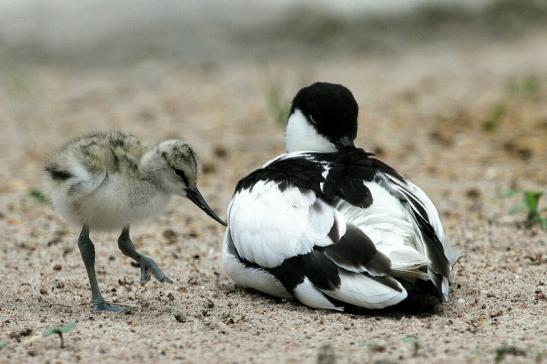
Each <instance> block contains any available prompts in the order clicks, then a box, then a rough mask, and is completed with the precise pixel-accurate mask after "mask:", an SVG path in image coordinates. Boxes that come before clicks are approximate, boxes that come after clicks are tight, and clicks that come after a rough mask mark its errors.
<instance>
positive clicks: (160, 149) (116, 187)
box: [45, 132, 224, 312]
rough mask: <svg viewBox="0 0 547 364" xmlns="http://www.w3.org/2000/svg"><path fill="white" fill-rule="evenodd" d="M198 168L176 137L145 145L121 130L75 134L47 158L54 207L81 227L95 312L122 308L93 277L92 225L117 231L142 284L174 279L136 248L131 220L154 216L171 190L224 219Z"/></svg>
mask: <svg viewBox="0 0 547 364" xmlns="http://www.w3.org/2000/svg"><path fill="white" fill-rule="evenodd" d="M197 167H198V164H197V159H196V155H195V153H194V151H193V150H192V148H191V147H190V146H189V145H188V144H186V143H183V142H182V141H180V140H168V141H164V142H162V143H160V144H158V145H156V146H152V147H148V146H146V145H145V144H144V143H143V142H142V141H141V140H140V139H139V138H137V137H135V136H133V135H129V134H124V133H121V132H114V133H96V134H90V135H86V136H83V137H80V138H76V139H74V140H72V141H70V142H69V143H67V144H66V145H65V146H64V147H63V148H62V149H61V150H60V151H59V152H58V153H57V154H55V155H54V156H52V158H51V159H50V161H49V162H48V163H47V165H46V167H45V170H46V172H47V174H48V177H49V180H50V182H51V191H50V195H51V199H52V203H53V206H54V207H55V209H56V210H57V211H58V212H59V213H60V214H61V215H62V216H63V217H64V218H65V219H66V220H68V221H70V222H72V223H73V224H77V225H78V226H81V227H82V231H81V233H80V236H79V238H78V247H79V249H80V253H81V255H82V259H83V261H84V264H85V267H86V271H87V274H88V278H89V282H90V285H91V293H92V300H93V310H94V311H95V312H101V311H114V312H120V311H126V308H125V307H120V306H116V305H112V304H109V303H107V302H106V301H105V300H104V298H103V297H102V294H101V291H100V289H99V286H98V283H97V279H96V276H95V248H94V245H93V243H92V242H91V240H90V239H89V232H90V230H114V229H118V230H121V235H120V236H119V238H118V246H119V248H120V250H121V251H122V253H123V254H125V255H127V256H128V257H130V258H132V259H133V260H134V261H135V262H136V263H137V264H139V265H140V267H141V284H142V285H144V284H146V282H148V281H149V280H150V275H153V276H154V277H155V278H156V279H157V280H158V281H160V282H169V283H171V282H172V281H171V279H170V278H169V277H168V276H167V275H165V274H164V273H163V272H162V271H161V270H160V269H159V267H158V266H157V264H156V263H155V262H154V261H153V260H152V259H151V258H149V257H147V256H145V255H142V254H141V253H139V252H138V251H137V250H136V249H135V247H134V246H133V243H132V242H131V238H130V236H129V227H130V225H131V224H133V223H136V222H139V221H142V220H145V219H148V218H151V217H154V216H156V215H158V214H159V213H160V212H161V211H163V209H165V207H166V206H167V203H168V202H169V198H170V196H171V195H173V194H175V195H180V196H183V197H186V198H188V199H190V200H191V201H192V202H193V203H195V204H196V205H197V206H198V207H199V208H200V209H202V210H203V211H205V213H207V214H208V215H209V216H211V217H212V218H213V219H215V220H216V221H218V222H220V223H222V224H224V222H223V221H222V220H221V219H220V218H219V217H218V216H217V215H216V214H215V213H214V212H213V210H212V209H211V208H210V207H209V206H208V205H207V203H206V202H205V199H204V198H203V196H202V195H201V193H200V192H199V190H198V189H197V187H196V183H197Z"/></svg>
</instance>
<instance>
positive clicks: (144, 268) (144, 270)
mask: <svg viewBox="0 0 547 364" xmlns="http://www.w3.org/2000/svg"><path fill="white" fill-rule="evenodd" d="M139 265H140V267H141V286H144V285H145V284H146V283H148V281H149V280H150V274H152V275H153V276H154V278H156V279H157V280H158V281H160V282H162V283H173V280H172V279H171V278H169V277H168V276H167V275H165V274H164V273H163V272H162V271H161V269H160V268H159V267H158V265H157V264H156V262H154V260H152V258H149V257H147V256H144V255H141V256H140V258H139Z"/></svg>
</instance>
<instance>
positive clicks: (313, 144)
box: [285, 109, 336, 153]
mask: <svg viewBox="0 0 547 364" xmlns="http://www.w3.org/2000/svg"><path fill="white" fill-rule="evenodd" d="M285 147H286V148H287V152H289V153H290V152H299V151H312V152H322V153H332V152H336V146H335V145H334V144H333V143H331V142H330V141H329V140H328V139H327V138H325V137H324V136H322V135H321V134H319V133H318V132H317V130H316V129H315V128H314V127H313V125H311V123H310V121H308V119H307V118H306V117H305V116H304V114H303V113H302V111H300V110H299V109H296V110H295V111H294V112H293V113H292V114H291V115H290V117H289V121H288V123H287V130H286V132H285Z"/></svg>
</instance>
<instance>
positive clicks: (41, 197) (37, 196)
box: [29, 189, 49, 204]
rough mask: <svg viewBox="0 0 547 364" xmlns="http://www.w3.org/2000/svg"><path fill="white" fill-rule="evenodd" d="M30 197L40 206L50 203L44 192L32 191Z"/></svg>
mask: <svg viewBox="0 0 547 364" xmlns="http://www.w3.org/2000/svg"><path fill="white" fill-rule="evenodd" d="M29 196H30V197H32V199H33V200H34V201H36V202H38V203H40V204H47V203H48V202H49V199H48V198H47V196H46V195H45V194H44V193H43V192H42V191H40V190H37V189H32V190H30V192H29Z"/></svg>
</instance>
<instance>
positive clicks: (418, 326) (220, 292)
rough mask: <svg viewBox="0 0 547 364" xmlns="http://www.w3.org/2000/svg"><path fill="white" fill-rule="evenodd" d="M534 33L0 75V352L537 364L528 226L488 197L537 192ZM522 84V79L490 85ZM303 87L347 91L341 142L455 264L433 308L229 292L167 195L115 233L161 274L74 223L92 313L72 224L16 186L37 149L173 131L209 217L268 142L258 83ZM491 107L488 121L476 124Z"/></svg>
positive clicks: (2, 356)
mask: <svg viewBox="0 0 547 364" xmlns="http://www.w3.org/2000/svg"><path fill="white" fill-rule="evenodd" d="M545 39H547V33H545V32H543V33H535V34H530V35H529V36H526V37H523V38H520V39H515V40H513V41H510V42H505V43H503V44H502V43H490V44H470V45H468V46H460V47H453V46H452V45H449V44H447V45H446V46H444V47H443V46H442V45H437V46H436V47H435V48H428V47H422V48H414V49H408V50H406V51H404V52H401V53H400V54H397V55H385V56H381V55H375V56H365V55H362V56H360V55H356V56H354V57H350V58H344V59H332V58H331V59H330V60H324V61H321V60H319V59H314V60H310V61H309V62H306V63H304V62H282V61H276V60H273V61H272V62H271V63H269V64H258V65H257V64H255V63H253V62H247V63H239V64H234V65H226V66H222V67H218V66H214V65H210V64H203V65H194V66H183V65H180V64H175V63H170V62H160V61H158V62H147V63H143V64H139V65H137V66H134V67H129V68H127V69H100V68H94V69H88V70H81V69H68V68H62V67H54V66H23V65H17V64H14V65H12V66H11V67H10V68H8V69H4V70H1V71H0V77H1V78H2V82H1V85H0V123H1V124H0V126H1V129H2V130H1V132H0V150H2V151H3V153H1V154H0V164H1V165H2V168H1V169H0V180H1V184H0V277H1V283H0V287H1V289H0V318H1V320H0V362H1V363H3V362H6V363H7V362H11V363H18V362H39V363H44V362H51V363H53V362H104V363H111V362H118V363H119V362H150V361H152V360H153V361H155V362H170V361H177V362H183V363H186V362H211V363H214V362H226V363H236V362H237V363H247V362H249V363H262V362H270V363H271V362H276V363H279V362H288V363H314V362H316V361H317V360H319V361H320V362H322V363H331V362H333V361H332V360H333V358H335V359H336V360H337V362H339V363H392V362H405V363H421V362H433V363H438V362H444V363H462V362H467V363H483V362H492V361H493V360H494V358H495V356H496V351H497V350H498V349H499V348H501V347H502V346H503V345H507V346H511V347H513V349H512V350H510V351H511V353H510V354H508V356H507V357H506V358H505V359H504V360H505V361H506V362H517V363H518V362H531V363H533V362H541V361H542V360H543V359H542V358H543V356H545V355H547V353H546V347H547V332H546V330H547V319H546V317H547V316H546V314H545V313H546V311H547V304H546V303H547V302H546V299H545V294H546V293H547V286H546V283H547V275H546V264H547V255H546V251H547V250H546V245H547V243H546V241H547V233H546V231H544V230H543V231H542V230H540V229H539V228H538V227H534V228H530V229H525V228H523V227H519V226H518V225H517V224H516V222H517V221H519V220H522V219H523V216H522V215H509V214H508V212H507V211H508V209H509V208H510V207H511V206H512V205H513V204H515V203H516V202H518V199H506V198H501V197H500V193H502V192H504V191H507V190H509V189H511V188H522V189H524V188H526V189H534V190H540V191H541V190H542V191H545V186H546V185H547V183H546V182H547V102H546V100H547V67H546V65H547V42H545ZM530 77H532V79H533V81H530V82H532V83H534V84H536V85H539V88H537V87H531V88H532V90H528V91H526V90H525V91H522V90H521V91H519V90H517V91H515V87H513V88H511V87H508V86H507V85H508V84H509V83H511V82H513V83H517V84H519V82H520V83H522V82H525V83H526V82H528V81H522V80H526V79H528V80H530ZM314 80H328V81H337V82H340V83H343V84H345V85H347V86H348V87H349V88H350V89H352V90H353V92H354V94H355V96H356V98H357V100H358V102H359V104H360V106H361V113H360V131H359V142H360V145H362V146H364V147H365V148H367V149H370V150H373V151H376V152H377V153H378V154H379V156H380V157H381V158H382V159H383V160H385V161H387V162H388V163H390V164H392V165H393V166H395V167H396V168H398V169H399V170H401V171H402V172H403V173H405V174H406V175H407V176H408V177H410V178H411V179H413V180H414V181H415V182H416V183H417V184H418V185H420V186H422V187H423V188H424V189H425V190H426V191H427V192H428V193H429V195H430V196H431V197H432V199H433V200H434V201H435V202H436V204H437V206H438V208H439V211H440V214H441V216H442V219H443V221H444V223H445V226H446V230H447V232H448V235H449V237H450V238H451V239H452V240H453V241H454V242H455V244H456V245H457V246H458V247H459V248H460V249H461V251H462V253H463V255H464V257H463V258H462V259H461V261H460V262H459V263H458V264H457V266H456V267H455V272H454V283H453V285H452V289H453V290H452V292H451V295H450V300H449V302H448V303H447V304H446V305H444V307H443V311H442V312H440V313H438V314H434V315H406V314H398V313H390V314H383V315H379V316H366V315H361V316H359V315H352V314H339V313H329V312H323V311H314V310H311V309H308V308H306V307H304V306H301V305H299V304H296V303H292V302H279V301H277V300H274V299H271V298H268V297H265V296H262V295H260V294H257V293H255V292H251V291H247V290H243V289H240V288H238V287H236V286H235V285H234V284H233V283H232V282H231V281H230V280H229V279H228V278H227V277H226V276H225V275H223V273H222V270H221V264H220V254H221V239H222V235H223V229H222V228H221V227H220V226H219V225H217V224H215V223H214V222H213V221H212V220H210V219H208V218H207V217H206V216H205V215H204V214H202V213H200V211H199V210H198V209H197V208H195V207H194V206H193V205H191V204H189V203H187V202H185V201H183V200H182V199H179V198H177V199H173V200H172V201H171V204H170V206H169V208H168V211H167V213H166V214H165V215H163V216H161V217H160V218H158V219H157V220H155V221H152V222H150V223H148V224H146V225H143V226H139V227H135V228H134V231H133V237H134V240H135V243H136V245H137V246H138V248H140V249H141V250H142V252H144V253H145V254H149V255H151V256H153V257H154V259H155V260H156V261H157V262H158V264H159V265H160V267H162V268H163V269H164V271H165V272H167V273H169V274H170V275H171V277H173V278H174V279H175V283H174V284H173V285H160V284H158V283H157V282H154V281H153V282H150V283H149V284H148V285H147V286H146V287H144V288H142V287H141V286H140V285H139V284H138V269H136V268H134V267H133V266H131V264H130V262H129V259H127V258H125V257H124V256H123V255H122V254H121V253H120V252H119V251H118V249H117V246H116V243H115V242H116V234H115V233H112V234H93V235H92V239H93V240H94V241H95V244H96V248H97V270H98V278H99V281H100V285H101V287H102V289H103V291H104V293H105V296H106V297H107V299H109V300H111V301H113V302H116V303H121V304H128V305H131V306H134V307H135V309H134V311H133V313H132V314H130V315H94V314H92V313H91V312H90V306H89V291H88V282H87V278H86V275H85V271H84V267H83V264H82V262H81V260H80V256H79V253H78V250H77V247H76V245H75V238H76V236H77V233H78V230H77V228H75V227H70V226H67V225H66V224H65V223H64V222H63V221H62V219H61V218H59V217H57V216H56V214H55V213H54V212H53V211H52V210H51V209H50V207H49V206H48V205H47V204H44V203H40V202H39V201H38V200H37V199H35V198H32V197H31V196H30V191H31V190H32V189H39V190H42V189H43V186H44V184H43V182H42V180H41V166H42V163H43V161H44V159H45V158H46V156H47V154H48V153H50V152H52V151H53V150H55V148H57V147H58V146H60V145H61V144H62V143H63V141H65V140H67V139H68V138H70V137H72V136H74V135H77V134H80V133H82V132H85V131H92V130H98V129H101V130H104V129H121V130H126V131H132V132H134V133H137V134H140V135H143V136H145V137H147V138H148V139H149V140H151V141H159V140H162V139H164V138H170V137H180V138H183V139H186V140H189V141H191V142H192V143H193V144H194V145H195V147H196V149H197V151H198V153H199V155H200V156H201V160H202V167H203V174H202V175H201V178H200V181H199V184H200V187H201V190H202V192H203V193H204V195H205V196H206V197H207V198H208V200H209V202H210V204H211V205H212V206H213V207H214V208H215V209H216V210H217V211H218V212H219V213H220V214H221V215H222V216H224V215H225V207H226V206H227V203H228V201H229V199H230V197H231V194H232V192H233V189H234V186H235V184H236V182H237V181H238V180H239V178H241V177H243V176H244V175H246V174H247V173H248V172H250V171H251V170H253V169H254V168H256V167H258V166H259V165H261V164H262V163H263V162H264V161H266V160H269V159H270V158H272V157H273V156H275V155H277V154H279V153H281V152H282V151H283V129H282V127H281V126H280V125H278V124H276V123H275V122H274V121H273V119H272V116H271V113H270V112H269V111H268V107H267V102H266V100H267V98H266V96H265V94H266V93H267V90H268V88H270V87H273V86H275V87H280V88H281V90H282V91H283V92H284V93H285V95H286V97H287V99H289V98H290V96H291V95H292V94H293V93H294V92H295V91H296V90H297V89H298V88H299V87H300V86H302V85H304V84H307V83H309V82H312V81H314ZM517 88H518V87H517ZM525 88H526V87H525ZM528 88H530V87H528ZM511 90H512V91H511ZM500 103H501V104H503V106H504V107H505V112H504V114H503V116H502V117H501V118H500V120H499V126H498V127H497V128H496V129H495V130H494V131H485V130H483V127H482V124H483V122H484V121H485V120H487V119H488V118H489V117H490V114H491V113H492V109H493V108H495V107H496V106H495V105H498V104H500ZM67 322H74V323H76V328H75V329H74V330H73V331H72V332H70V333H68V334H66V335H65V344H66V346H65V348H64V349H61V348H60V347H59V340H58V338H57V337H48V338H41V337H40V335H41V333H42V332H43V331H44V330H45V329H47V328H48V327H52V326H57V325H60V324H62V323H67ZM409 337H413V338H414V339H412V338H409ZM413 342H415V343H416V344H413ZM513 354H514V355H513Z"/></svg>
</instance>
